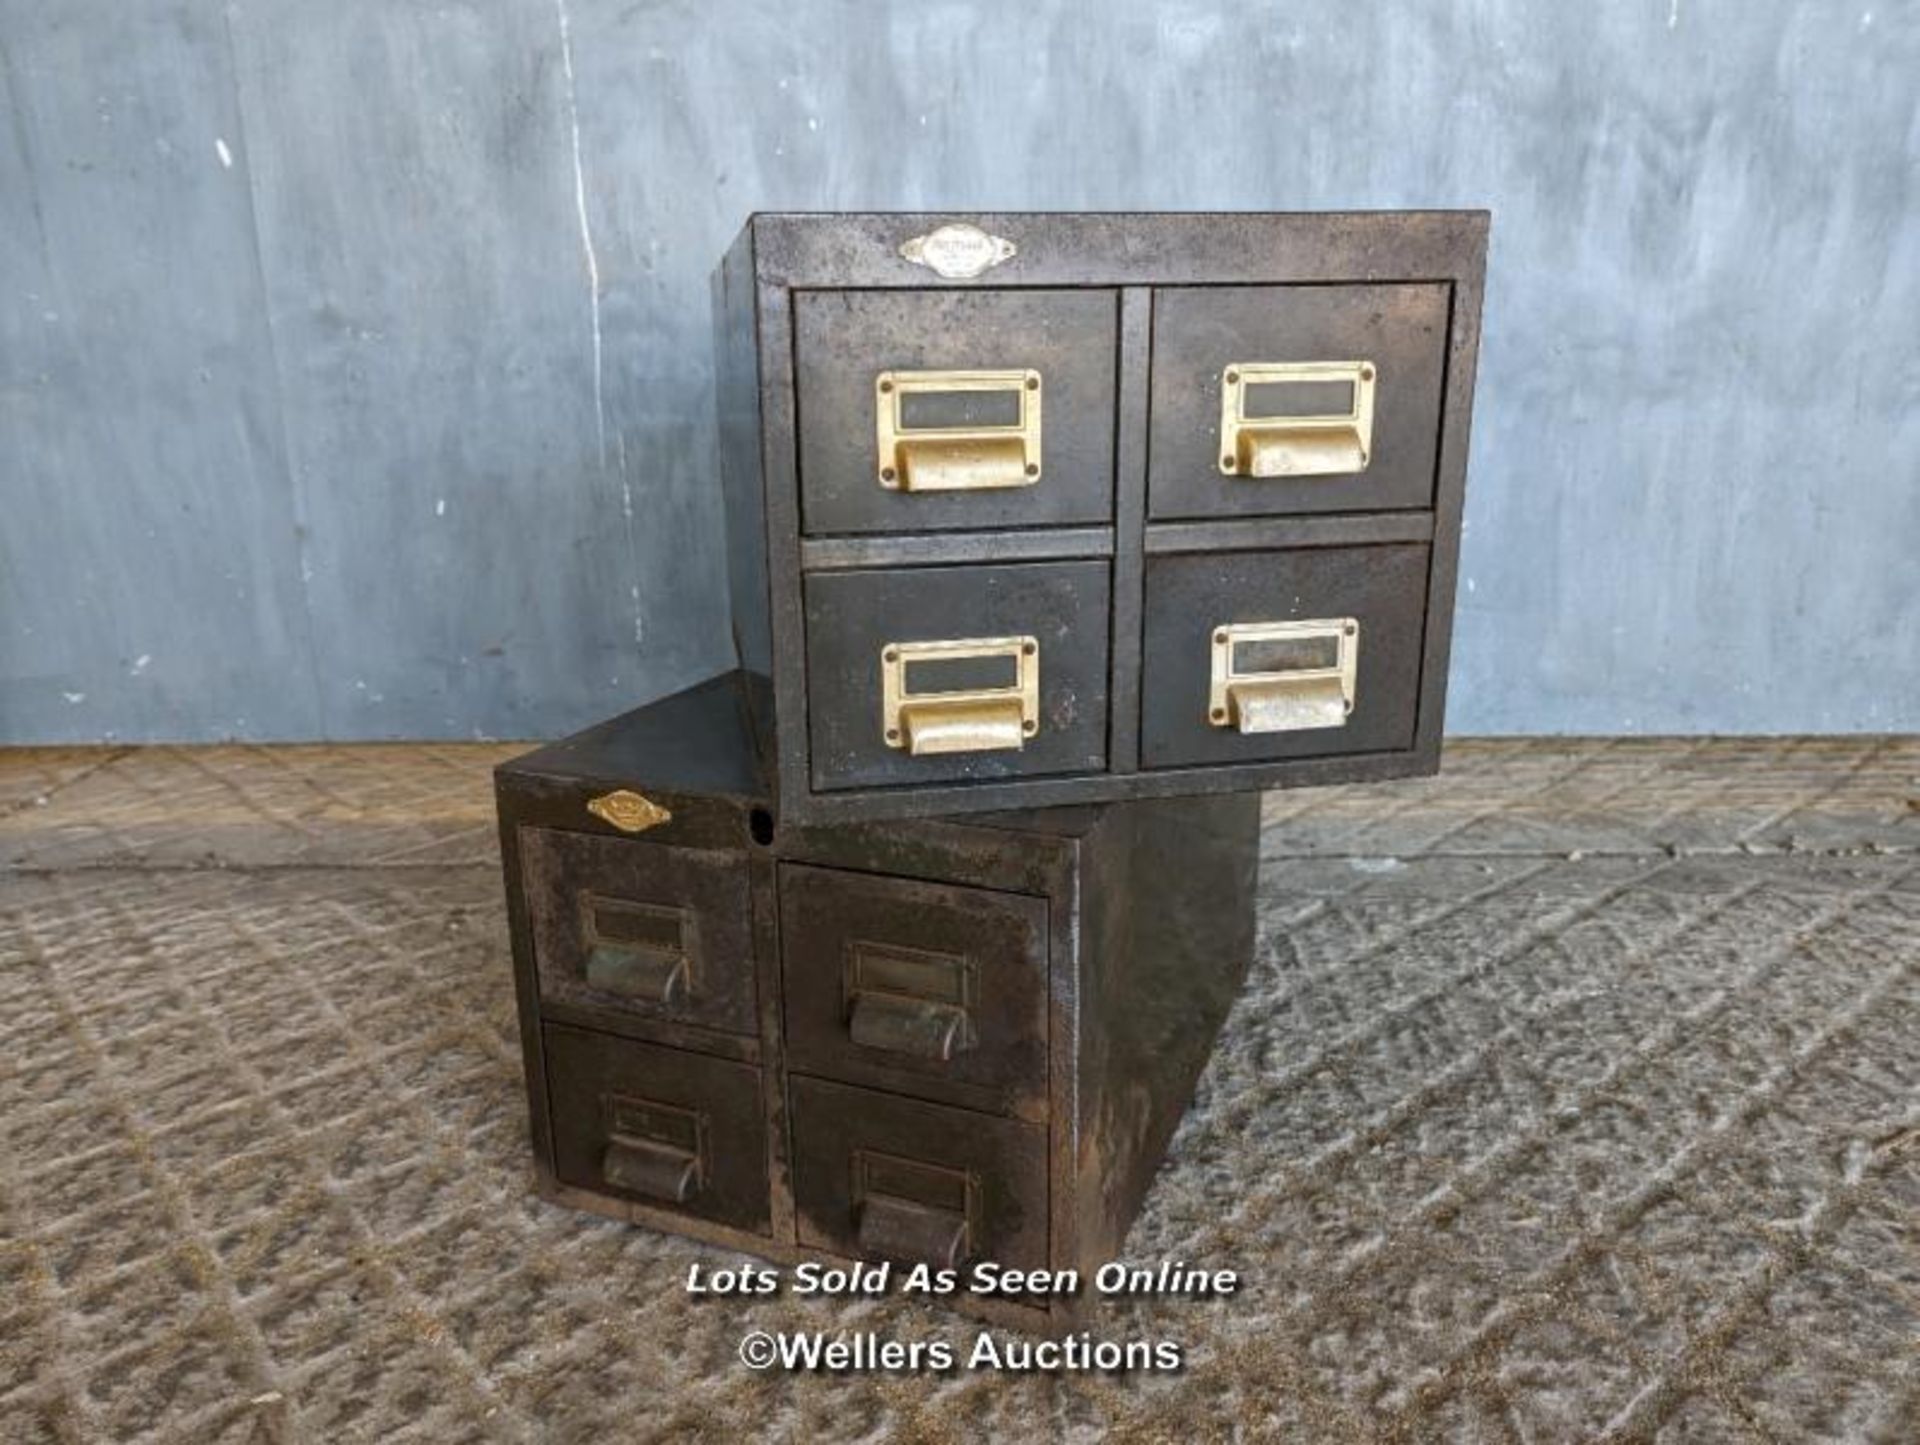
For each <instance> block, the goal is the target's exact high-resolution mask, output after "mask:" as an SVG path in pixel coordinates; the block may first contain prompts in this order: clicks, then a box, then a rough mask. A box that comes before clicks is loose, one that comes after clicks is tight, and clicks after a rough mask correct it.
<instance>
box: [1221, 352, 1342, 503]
mask: <svg viewBox="0 0 1920 1445" xmlns="http://www.w3.org/2000/svg"><path fill="white" fill-rule="evenodd" d="M1374 380H1375V370H1374V365H1373V363H1372V362H1371V361H1284V362H1281V361H1237V362H1235V363H1233V364H1232V365H1231V366H1229V367H1228V368H1227V369H1226V370H1225V371H1224V372H1222V373H1221V376H1220V470H1221V471H1222V472H1224V473H1225V474H1226V475H1227V476H1230V477H1333V476H1350V475H1352V474H1353V473H1355V472H1364V471H1365V470H1366V469H1367V462H1368V460H1369V459H1370V455H1369V454H1370V453H1371V452H1372V450H1373V388H1374ZM1256 388H1258V389H1259V390H1258V392H1257V394H1255V395H1254V396H1251V397H1250V396H1249V393H1250V392H1254V391H1255V389H1256ZM1294 388H1311V390H1293V391H1292V395H1291V396H1289V395H1288V392H1289V390H1291V389H1294ZM1341 388H1345V394H1346V398H1347V401H1346V404H1345V405H1344V406H1341V405H1335V406H1332V407H1326V406H1324V405H1322V406H1320V407H1318V408H1317V409H1315V408H1314V406H1313V403H1314V402H1315V401H1316V400H1318V401H1322V402H1324V400H1325V399H1327V398H1328V397H1329V396H1330V395H1338V393H1339V391H1340V389H1341ZM1267 398H1272V399H1273V400H1274V401H1275V402H1276V403H1277V407H1278V409H1276V410H1272V411H1268V410H1265V409H1264V408H1265V405H1266V400H1265V399H1267ZM1249 401H1252V402H1253V403H1254V406H1255V408H1256V409H1255V410H1254V412H1253V413H1252V414H1251V415H1250V414H1249V411H1248V403H1249ZM1290 402H1291V403H1292V406H1293V407H1294V408H1301V407H1305V408H1307V409H1288V405H1289V403H1290Z"/></svg>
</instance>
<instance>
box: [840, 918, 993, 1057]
mask: <svg viewBox="0 0 1920 1445" xmlns="http://www.w3.org/2000/svg"><path fill="white" fill-rule="evenodd" d="M975 989H976V982H975V978H974V967H973V961H972V960H971V959H969V958H965V957H962V956H961V955H958V954H952V953H936V952H932V951H930V950H928V949H923V948H907V947H904V946H902V945H899V944H889V943H869V942H867V941H866V940H864V939H856V940H854V941H853V942H851V943H849V944H848V945H847V949H846V955H845V977H844V979H843V982H842V990H843V992H844V995H845V998H846V1018H847V1037H848V1038H850V1039H852V1040H853V1042H854V1043H855V1044H856V1045H858V1046H859V1047H861V1048H863V1049H876V1050H879V1051H880V1052H882V1053H890V1054H906V1055H910V1056H912V1057H914V1058H919V1059H924V1060H926V1061H928V1062H930V1063H937V1064H945V1063H951V1062H952V1060H953V1056H954V1055H955V1054H957V1053H963V1052H965V1051H966V1050H968V1049H971V1048H973V1047H974V1045H975V1044H976V1042H977V1039H976V1037H975V1032H974V1027H973V1006H974V992H975Z"/></svg>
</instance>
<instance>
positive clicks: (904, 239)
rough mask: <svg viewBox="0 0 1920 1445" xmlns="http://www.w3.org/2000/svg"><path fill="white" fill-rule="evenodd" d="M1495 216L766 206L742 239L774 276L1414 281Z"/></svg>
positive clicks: (1479, 253) (1454, 272) (803, 283)
mask: <svg viewBox="0 0 1920 1445" xmlns="http://www.w3.org/2000/svg"><path fill="white" fill-rule="evenodd" d="M1489 220H1490V217H1489V214H1488V213H1487V212H1486V211H1472V210H1463V211H1330V212H1241V211H1232V212H1226V211H1216V212H1159V213H1141V212H1058V211H952V212H938V211H929V212H852V213H841V214H826V213H818V214H814V213H784V212H766V213H761V214H757V215H755V216H753V217H751V218H750V219H749V220H748V222H747V224H746V227H745V230H744V232H743V236H745V237H748V238H750V239H749V240H748V244H749V246H750V247H751V250H752V254H753V269H754V275H755V277H756V278H757V279H758V280H759V281H760V282H761V283H762V284H765V285H773V286H785V287H801V288H804V287H814V286H834V287H838V286H858V287H868V286H871V287H897V286H908V287H912V286H1073V285H1170V284H1182V283H1184V284H1187V285H1195V284H1198V285H1206V284H1212V283H1217V284H1221V285H1229V284H1234V283H1282V282H1296V283H1298V282H1314V281H1405V280H1433V279H1445V278H1465V277H1467V276H1470V275H1477V274H1478V272H1479V270H1480V267H1481V264H1482V259H1483V257H1484V255H1485V250H1486V238H1487V229H1488V225H1489Z"/></svg>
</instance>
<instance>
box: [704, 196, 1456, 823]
mask: <svg viewBox="0 0 1920 1445" xmlns="http://www.w3.org/2000/svg"><path fill="white" fill-rule="evenodd" d="M1486 237H1487V217H1486V215H1485V213H1483V212H1420V213H1404V214H1389V213H1381V214H1352V215H1008V214H995V215H967V216H916V215H839V216H825V215H811V216H810V215H763V216H756V217H754V218H753V219H752V220H751V221H750V222H749V224H748V225H747V227H746V229H745V230H744V231H743V232H742V233H741V236H740V238H739V240H738V241H737V242H736V243H735V245H734V246H733V247H732V249H731V250H730V251H729V253H728V255H727V257H726V259H725V261H724V262H723V264H722V266H721V268H720V270H719V272H718V274H717V275H716V278H715V316H716V324H717V328H718V356H719V403H720V405H719V410H720V445H719V454H718V468H719V473H720V479H721V483H722V486H723V488H724V491H725V495H726V502H727V515H728V528H729V552H730V561H731V579H732V600H733V616H734V630H735V635H736V638H737V641H738V647H739V652H740V659H741V664H742V666H743V668H744V670H745V671H746V672H747V673H748V674H749V675H750V684H749V691H750V696H751V701H752V707H753V715H754V726H755V732H756V737H757V744H758V747H759V750H760V753H761V756H762V759H763V762H764V764H765V766H766V767H767V769H768V771H769V773H770V775H771V776H773V777H774V779H775V781H776V784H777V795H778V797H779V799H780V803H781V806H782V808H783V809H784V812H785V815H786V817H787V818H788V819H789V820H790V821H798V822H808V823H821V822H833V821H848V820H863V819H876V818H892V817H908V816H925V815H932V814H939V813H953V812H959V811H966V810H975V809H986V808H1008V807H1039V806H1052V805H1056V804H1065V803H1085V802H1094V801H1104V800H1110V799H1118V798H1140V797H1154V796H1170V795H1174V794H1192V793H1207V792H1224V791H1232V790H1245V789H1252V788H1265V787H1271V786H1292V785H1296V784H1307V783H1332V782H1346V781H1354V780H1360V779H1376V778H1387V777H1399V776H1406V775H1413V774H1421V773H1428V772H1431V771H1433V770H1434V769H1435V768H1436V766H1437V765H1438V759H1439V748H1440V737H1441V726H1442V713H1443V707H1444V700H1445V690H1446V672H1447V656H1448V643H1449V636H1450V631H1451V623H1452V610H1453V593H1454V576H1455V569H1456V561H1457V556H1458V549H1459V538H1460V514H1461V502H1462V496H1463V490H1464V484H1465V472H1466V456H1467V428H1468V419H1469V413H1470V409H1471V401H1472V392H1473V376H1474V362H1475V355H1476V350H1477V343H1478V337H1479V317H1480V296H1481V284H1482V273H1483V268H1484V263H1485V255H1486Z"/></svg>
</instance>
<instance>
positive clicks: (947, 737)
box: [880, 637, 1040, 757]
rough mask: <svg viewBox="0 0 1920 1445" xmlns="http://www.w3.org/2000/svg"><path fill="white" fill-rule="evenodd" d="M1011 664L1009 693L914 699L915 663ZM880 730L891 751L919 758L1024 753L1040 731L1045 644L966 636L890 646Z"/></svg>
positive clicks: (962, 692) (980, 691)
mask: <svg viewBox="0 0 1920 1445" xmlns="http://www.w3.org/2000/svg"><path fill="white" fill-rule="evenodd" d="M974 658H1009V659H1011V660H1012V661H1013V664H1014V681H1013V682H1012V683H1011V684H1009V685H1007V686H1004V687H968V688H959V689H955V690H952V691H947V692H914V691H912V690H911V687H910V684H909V682H908V678H907V669H908V668H910V667H912V666H914V665H916V664H926V663H941V662H966V661H970V660H972V659H974ZM880 730H881V735H882V736H883V738H884V739H885V741H886V744H887V746H888V747H890V748H905V749H906V750H907V751H908V752H909V753H912V754H913V755H914V756H915V757H926V756H930V755H935V754H940V753H980V752H994V751H999V750H1002V749H1008V748H1019V747H1021V746H1023V745H1024V744H1025V742H1026V740H1027V739H1028V738H1030V737H1032V736H1033V735H1034V734H1036V733H1038V732H1039V731H1040V644H1039V642H1038V641H1037V640H1036V639H1034V638H1031V637H966V638H957V639H954V640H952V641H947V642H889V643H888V644H887V645H886V646H885V647H884V648H882V649H881V652H880Z"/></svg>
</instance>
